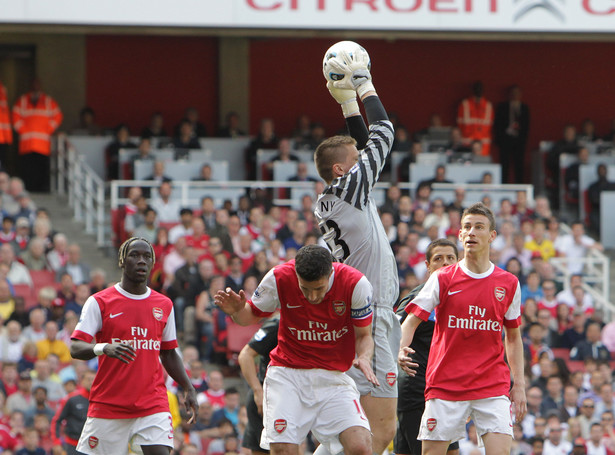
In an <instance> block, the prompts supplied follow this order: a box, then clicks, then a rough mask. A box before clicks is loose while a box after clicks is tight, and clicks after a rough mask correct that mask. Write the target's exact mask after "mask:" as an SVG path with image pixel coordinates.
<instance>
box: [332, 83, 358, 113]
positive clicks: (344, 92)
mask: <svg viewBox="0 0 615 455" xmlns="http://www.w3.org/2000/svg"><path fill="white" fill-rule="evenodd" d="M327 88H328V89H329V93H331V96H332V97H333V98H334V99H335V101H337V102H338V103H340V105H341V106H342V112H343V113H344V117H351V116H353V115H357V114H359V113H360V111H359V103H357V93H356V92H355V91H354V90H353V89H345V88H336V87H335V86H334V84H333V82H331V81H329V82H327Z"/></svg>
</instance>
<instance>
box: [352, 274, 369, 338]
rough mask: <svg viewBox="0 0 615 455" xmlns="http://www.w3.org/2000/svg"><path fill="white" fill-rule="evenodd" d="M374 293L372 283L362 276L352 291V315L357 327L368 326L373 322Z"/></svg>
mask: <svg viewBox="0 0 615 455" xmlns="http://www.w3.org/2000/svg"><path fill="white" fill-rule="evenodd" d="M373 293H374V290H373V288H372V285H371V283H370V282H369V281H368V279H367V278H366V277H364V276H362V277H361V279H360V280H359V281H357V284H356V285H355V287H354V290H353V291H352V304H351V307H350V314H351V316H352V320H353V323H354V324H355V325H358V326H366V325H369V324H370V322H371V321H372V295H373Z"/></svg>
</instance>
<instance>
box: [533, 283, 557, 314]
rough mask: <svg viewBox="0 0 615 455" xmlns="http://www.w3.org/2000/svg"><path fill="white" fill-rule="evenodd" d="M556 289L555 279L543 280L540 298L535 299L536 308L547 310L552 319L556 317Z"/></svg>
mask: <svg viewBox="0 0 615 455" xmlns="http://www.w3.org/2000/svg"><path fill="white" fill-rule="evenodd" d="M556 290H557V288H556V287H555V281H553V280H544V281H543V282H542V294H543V295H542V298H540V299H538V300H537V301H536V304H537V305H538V309H539V310H541V309H547V310H549V311H550V312H551V316H552V317H553V319H557V304H558V303H559V302H558V301H557V298H556V297H555V292H556Z"/></svg>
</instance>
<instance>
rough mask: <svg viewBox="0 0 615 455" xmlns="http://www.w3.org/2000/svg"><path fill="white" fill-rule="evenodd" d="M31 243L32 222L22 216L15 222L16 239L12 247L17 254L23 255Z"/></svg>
mask: <svg viewBox="0 0 615 455" xmlns="http://www.w3.org/2000/svg"><path fill="white" fill-rule="evenodd" d="M29 242H30V221H29V220H28V218H26V217H23V216H20V217H19V218H17V221H15V238H14V239H13V241H12V242H11V246H12V247H13V250H14V251H15V254H17V255H18V254H21V253H22V252H23V251H25V250H26V248H27V247H28V243H29Z"/></svg>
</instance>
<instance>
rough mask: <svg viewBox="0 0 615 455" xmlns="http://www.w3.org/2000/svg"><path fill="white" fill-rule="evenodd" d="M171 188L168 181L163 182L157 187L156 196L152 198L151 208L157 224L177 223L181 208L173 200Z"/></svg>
mask: <svg viewBox="0 0 615 455" xmlns="http://www.w3.org/2000/svg"><path fill="white" fill-rule="evenodd" d="M172 194H173V186H172V185H171V182H169V181H163V182H162V183H160V186H159V187H158V195H157V197H155V198H153V200H152V203H151V204H150V205H151V207H152V208H153V209H154V210H155V211H156V214H157V218H158V222H160V223H178V222H179V211H180V210H181V206H180V203H179V201H178V200H176V199H174V198H173V195H172Z"/></svg>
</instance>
